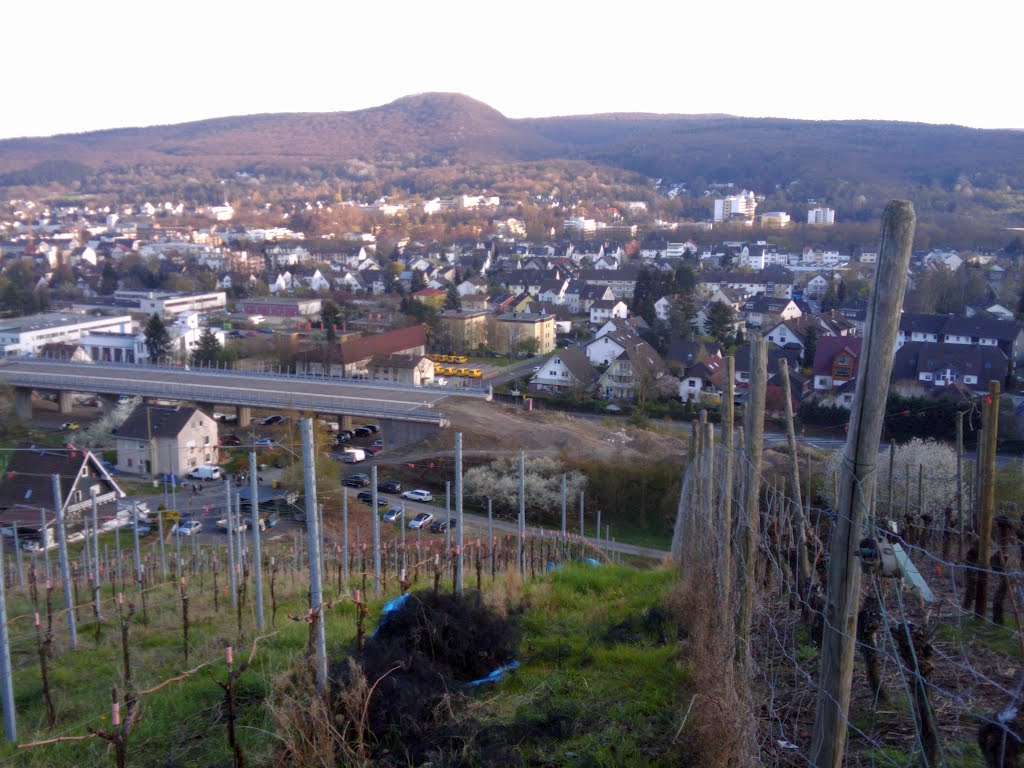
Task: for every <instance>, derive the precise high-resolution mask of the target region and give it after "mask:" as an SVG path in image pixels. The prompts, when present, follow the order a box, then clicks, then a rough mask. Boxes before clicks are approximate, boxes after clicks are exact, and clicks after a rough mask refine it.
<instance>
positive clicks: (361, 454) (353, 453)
mask: <svg viewBox="0 0 1024 768" xmlns="http://www.w3.org/2000/svg"><path fill="white" fill-rule="evenodd" d="M341 460H342V461H343V462H345V463H346V464H358V463H359V462H361V461H366V451H364V450H363V449H362V448H346V449H345V451H344V452H343V453H342V454H341Z"/></svg>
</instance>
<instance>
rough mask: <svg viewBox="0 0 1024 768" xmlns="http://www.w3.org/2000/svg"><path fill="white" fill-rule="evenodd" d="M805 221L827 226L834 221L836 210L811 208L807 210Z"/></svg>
mask: <svg viewBox="0 0 1024 768" xmlns="http://www.w3.org/2000/svg"><path fill="white" fill-rule="evenodd" d="M807 223H808V224H815V225H817V226H819V227H828V226H832V225H833V224H835V223H836V212H835V211H834V210H833V209H832V208H824V207H818V208H811V209H809V210H808V211H807Z"/></svg>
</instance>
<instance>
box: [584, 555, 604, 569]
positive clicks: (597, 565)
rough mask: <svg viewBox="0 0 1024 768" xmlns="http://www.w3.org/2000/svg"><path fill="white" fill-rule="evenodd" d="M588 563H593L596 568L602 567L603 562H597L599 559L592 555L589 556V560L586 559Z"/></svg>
mask: <svg viewBox="0 0 1024 768" xmlns="http://www.w3.org/2000/svg"><path fill="white" fill-rule="evenodd" d="M586 563H587V565H592V566H594V567H595V568H600V567H601V564H600V563H599V562H597V560H595V559H594V558H592V557H588V558H587V560H586Z"/></svg>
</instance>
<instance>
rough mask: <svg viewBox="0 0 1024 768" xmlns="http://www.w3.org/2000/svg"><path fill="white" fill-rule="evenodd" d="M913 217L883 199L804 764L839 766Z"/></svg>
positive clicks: (905, 206) (903, 205)
mask: <svg viewBox="0 0 1024 768" xmlns="http://www.w3.org/2000/svg"><path fill="white" fill-rule="evenodd" d="M915 221H916V217H915V215H914V207H913V205H911V204H910V203H909V202H907V201H896V200H894V201H891V202H890V203H889V204H888V205H887V206H886V208H885V212H884V214H883V216H882V231H881V245H880V248H879V256H878V268H877V269H876V271H875V281H874V286H873V290H872V293H871V300H870V303H869V305H868V312H867V324H866V328H865V338H864V343H863V345H862V351H861V356H860V359H859V365H858V371H857V389H856V393H855V395H854V399H853V405H852V406H851V408H850V425H849V434H848V436H847V439H846V449H845V452H844V457H843V466H842V471H841V477H840V480H839V488H838V490H839V495H838V499H837V501H838V503H837V506H836V525H835V531H834V533H833V536H832V545H831V551H830V553H829V579H828V596H827V599H826V604H825V629H824V633H823V636H822V644H821V663H820V667H819V678H818V685H819V687H818V701H817V709H816V711H815V718H814V730H813V738H812V743H811V756H810V757H811V759H810V762H811V763H812V764H813V765H814V766H816V768H842V765H843V753H844V751H845V748H846V730H847V715H848V712H849V707H850V688H851V685H852V679H853V662H854V654H855V645H856V643H855V640H856V637H857V612H858V598H859V595H860V562H859V559H858V557H857V554H856V552H857V549H858V546H859V541H860V538H861V535H862V525H863V521H864V516H865V511H866V508H867V507H868V505H869V504H870V501H871V498H872V493H873V487H874V483H875V472H876V471H877V463H878V441H879V438H880V437H881V434H882V421H883V419H884V416H885V402H886V395H887V394H888V390H889V377H890V375H891V373H892V363H893V353H894V350H895V346H896V332H897V330H898V327H899V319H900V313H901V311H902V308H903V294H904V290H905V288H906V282H907V268H908V266H909V264H910V252H911V246H912V244H913V240H914V225H915Z"/></svg>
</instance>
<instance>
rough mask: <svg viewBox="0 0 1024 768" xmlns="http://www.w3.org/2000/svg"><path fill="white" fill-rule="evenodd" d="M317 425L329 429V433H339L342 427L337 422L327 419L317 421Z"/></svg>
mask: <svg viewBox="0 0 1024 768" xmlns="http://www.w3.org/2000/svg"><path fill="white" fill-rule="evenodd" d="M316 423H317V424H319V425H320V426H321V427H327V431H328V432H337V431H338V430H339V429H340V427H339V426H338V422H336V421H328V420H327V419H317V420H316Z"/></svg>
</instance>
